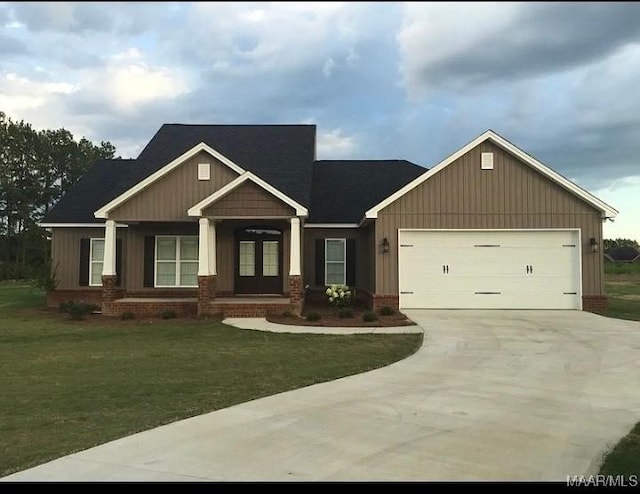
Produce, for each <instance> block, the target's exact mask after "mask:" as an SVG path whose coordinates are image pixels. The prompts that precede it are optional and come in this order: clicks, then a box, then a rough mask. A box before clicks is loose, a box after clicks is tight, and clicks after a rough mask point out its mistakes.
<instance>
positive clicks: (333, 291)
mask: <svg viewBox="0 0 640 494" xmlns="http://www.w3.org/2000/svg"><path fill="white" fill-rule="evenodd" d="M324 293H325V294H326V295H327V297H328V298H329V303H330V304H331V305H333V306H334V307H338V308H340V307H349V306H350V305H351V299H352V297H353V295H354V294H355V291H352V290H351V289H350V288H349V287H348V286H347V285H331V286H329V287H327V289H326V290H325V292H324Z"/></svg>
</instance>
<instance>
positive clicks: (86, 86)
mask: <svg viewBox="0 0 640 494" xmlns="http://www.w3.org/2000/svg"><path fill="white" fill-rule="evenodd" d="M0 26H1V27H0V61H1V64H0V78H1V81H0V110H2V111H4V112H5V113H7V114H8V115H9V116H11V117H12V118H13V119H16V120H20V119H24V120H26V121H29V122H31V123H32V124H34V126H35V127H36V128H60V127H65V128H67V129H69V130H70V131H71V132H73V133H74V135H76V137H81V136H86V137H87V138H88V139H91V140H93V141H101V140H105V141H111V142H112V143H113V144H115V145H116V147H117V151H118V154H119V155H121V156H122V157H135V156H137V154H138V152H139V151H140V150H141V149H142V147H143V146H144V144H145V143H146V142H147V141H148V140H149V139H150V138H151V136H152V135H153V134H154V133H155V132H156V131H157V130H158V128H159V127H160V126H161V125H162V124H163V123H315V124H317V126H318V145H319V146H318V157H319V158H320V159H333V158H352V159H366V158H370V159H385V158H398V159H408V160H411V161H413V162H415V163H418V164H420V165H423V166H426V167H431V166H433V165H435V164H436V163H438V162H439V161H441V160H442V159H443V158H445V157H446V156H447V155H449V154H451V153H452V152H454V151H456V150H457V149H458V148H460V147H462V146H463V145H464V144H466V143H467V142H469V141H470V140H472V139H473V138H475V137H476V136H477V135H479V134H480V133H482V132H484V131H485V130H486V129H489V128H491V129H493V130H495V131H496V132H498V133H499V134H501V135H502V136H503V137H506V138H507V139H509V140H510V141H511V142H513V143H514V144H516V145H517V146H519V147H521V148H522V149H524V150H525V151H527V152H528V153H529V154H532V155H533V156H535V157H536V158H538V159H539V160H540V161H542V162H543V163H545V164H547V165H549V166H551V167H552V168H553V169H555V170H556V171H558V172H559V173H562V174H563V175H565V176H566V177H568V178H570V179H572V180H574V181H576V182H577V183H579V184H580V185H582V186H583V187H586V188H587V189H588V190H590V191H591V192H593V193H595V194H596V195H598V196H599V197H600V198H601V199H602V200H604V201H606V202H608V203H610V204H611V205H612V206H613V207H615V208H616V209H618V210H620V214H619V215H618V218H617V219H616V222H615V223H614V224H611V223H607V224H606V226H605V236H606V237H619V236H622V237H630V238H635V239H638V240H640V161H639V158H638V156H639V155H640V3H620V4H616V3H601V4H599V3H586V4H580V3H516V4H507V3H499V4H492V3H449V4H446V3H445V4H443V3H434V4H421V3H413V2H412V3H407V4H401V3H312V2H309V3H301V4H295V3H274V4H271V3H229V4H227V3H183V2H180V3H133V2H127V3H111V2H105V3H95V4H94V3H62V2H57V3H56V2H52V3H33V4H30V3H14V2H8V3H0Z"/></svg>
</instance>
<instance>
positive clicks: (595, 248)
mask: <svg viewBox="0 0 640 494" xmlns="http://www.w3.org/2000/svg"><path fill="white" fill-rule="evenodd" d="M589 245H591V252H598V241H597V240H596V239H595V237H591V240H589Z"/></svg>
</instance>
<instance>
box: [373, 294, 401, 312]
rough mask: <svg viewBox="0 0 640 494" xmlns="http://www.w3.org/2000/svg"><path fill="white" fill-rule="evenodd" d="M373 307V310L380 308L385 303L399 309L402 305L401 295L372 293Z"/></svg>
mask: <svg viewBox="0 0 640 494" xmlns="http://www.w3.org/2000/svg"><path fill="white" fill-rule="evenodd" d="M371 301H372V304H371V308H372V310H379V309H381V308H382V307H384V306H385V305H388V306H389V307H391V308H393V309H396V310H398V308H399V307H400V297H399V296H398V295H376V294H374V295H372V296H371Z"/></svg>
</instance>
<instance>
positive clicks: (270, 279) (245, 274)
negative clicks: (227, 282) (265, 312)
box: [235, 227, 282, 294]
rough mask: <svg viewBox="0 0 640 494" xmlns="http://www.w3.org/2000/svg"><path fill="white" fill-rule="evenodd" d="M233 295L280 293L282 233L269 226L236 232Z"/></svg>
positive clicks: (242, 229)
mask: <svg viewBox="0 0 640 494" xmlns="http://www.w3.org/2000/svg"><path fill="white" fill-rule="evenodd" d="M235 293H237V294H241V293H247V294H249V293H251V294H281V293H282V232H281V231H280V230H276V229H275V228H270V227H249V228H240V229H238V230H236V235H235Z"/></svg>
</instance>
